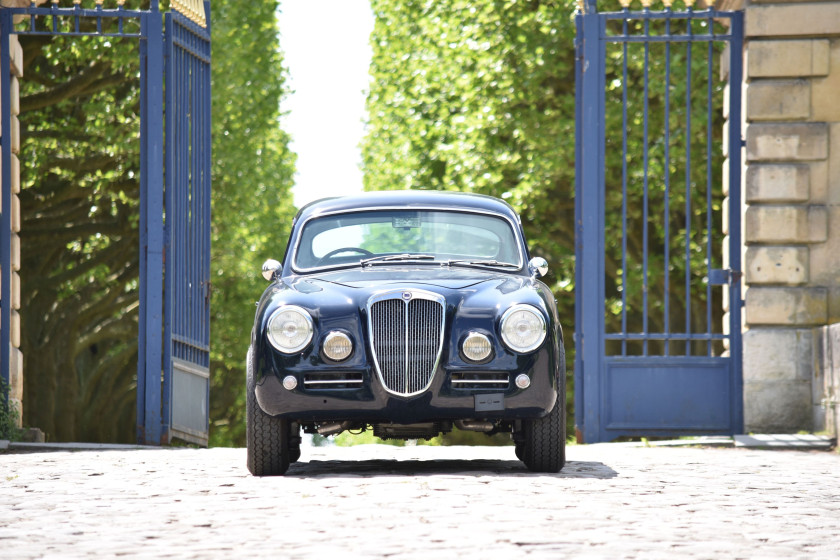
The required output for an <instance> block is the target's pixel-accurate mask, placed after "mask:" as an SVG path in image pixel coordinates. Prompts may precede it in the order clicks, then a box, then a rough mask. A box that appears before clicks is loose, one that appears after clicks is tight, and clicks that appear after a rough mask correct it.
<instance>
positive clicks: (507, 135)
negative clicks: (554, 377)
mask: <svg viewBox="0 0 840 560" xmlns="http://www.w3.org/2000/svg"><path fill="white" fill-rule="evenodd" d="M372 6H373V10H374V14H375V15H376V24H375V27H374V31H373V36H372V39H371V44H372V47H373V61H372V64H371V76H372V82H371V89H370V94H369V96H368V101H367V105H368V111H369V118H370V122H369V125H368V128H369V132H368V134H367V136H366V138H365V140H364V141H363V144H362V155H363V160H364V169H365V188H366V189H367V190H386V189H406V188H421V189H435V190H459V191H469V192H477V193H482V194H489V195H492V196H496V197H500V198H503V199H505V200H507V201H508V202H509V203H511V204H512V205H513V206H514V208H515V209H516V210H517V211H518V212H519V213H520V215H521V216H522V220H523V226H524V228H525V232H526V235H527V236H528V241H529V244H530V247H531V251H532V254H533V255H534V256H542V257H545V258H546V259H547V260H548V261H549V263H550V264H551V273H550V274H549V276H548V277H547V278H546V279H545V281H546V282H547V283H548V284H549V286H550V287H551V288H552V290H553V291H554V293H555V294H556V296H557V300H558V308H559V311H560V316H561V318H562V319H563V323H564V326H565V327H566V340H567V344H568V343H569V342H570V341H571V340H572V336H571V335H572V329H570V328H569V327H571V326H572V319H573V317H574V297H573V290H574V233H575V230H574V199H573V198H574V163H573V162H574V150H575V145H574V126H575V123H574V115H575V106H574V101H575V96H574V87H575V83H574V75H575V74H574V49H573V45H574V33H575V27H574V22H573V20H572V13H573V12H574V2H572V1H563V0H554V1H551V0H549V1H542V2H536V1H516V0H482V1H472V0H441V1H438V2H425V1H419V0H401V1H397V2H393V1H390V0H374V1H373V2H372ZM568 350H569V351H568V352H567V354H568V356H569V360H568V365H569V366H571V363H572V359H573V356H574V352H573V351H572V350H573V349H572V348H569V349H568ZM568 369H569V370H570V367H569V368H568ZM569 379H571V376H569ZM570 392H571V389H570ZM569 412H570V414H571V412H572V410H571V408H570V409H569ZM571 424H572V423H571V422H569V425H570V426H571Z"/></svg>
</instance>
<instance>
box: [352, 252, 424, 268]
mask: <svg viewBox="0 0 840 560" xmlns="http://www.w3.org/2000/svg"><path fill="white" fill-rule="evenodd" d="M434 258H435V256H434V255H415V254H412V253H401V254H399V255H380V256H378V257H371V258H369V259H362V260H361V261H360V262H361V264H362V266H369V265H371V264H373V263H375V262H389V261H421V260H429V259H432V260H434Z"/></svg>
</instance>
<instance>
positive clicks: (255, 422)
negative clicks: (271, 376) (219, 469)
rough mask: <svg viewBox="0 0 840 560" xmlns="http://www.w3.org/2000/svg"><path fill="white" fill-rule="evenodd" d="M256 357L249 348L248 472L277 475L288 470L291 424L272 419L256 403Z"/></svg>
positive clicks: (246, 426)
mask: <svg viewBox="0 0 840 560" xmlns="http://www.w3.org/2000/svg"><path fill="white" fill-rule="evenodd" d="M254 362H255V356H254V350H253V348H248V358H247V365H246V370H247V373H246V377H245V379H246V381H245V391H246V394H245V417H246V423H245V443H246V446H247V462H248V471H250V473H251V474H252V475H254V476H278V475H281V474H284V473H285V472H286V471H287V470H288V469H289V462H290V456H289V455H290V449H289V421H288V420H286V419H285V418H275V417H274V416H269V415H268V414H266V413H265V412H263V409H261V408H260V405H259V403H257V395H256V391H255V388H256V382H255V380H254V370H255V369H256V368H255V364H254Z"/></svg>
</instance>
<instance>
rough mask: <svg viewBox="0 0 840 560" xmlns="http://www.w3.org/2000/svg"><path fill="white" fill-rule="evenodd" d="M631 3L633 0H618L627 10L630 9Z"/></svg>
mask: <svg viewBox="0 0 840 560" xmlns="http://www.w3.org/2000/svg"><path fill="white" fill-rule="evenodd" d="M630 1H631V0H618V3H619V4H621V7H622V8H624V9H625V10H626V9H628V8H629V7H630Z"/></svg>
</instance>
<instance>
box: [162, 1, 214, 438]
mask: <svg viewBox="0 0 840 560" xmlns="http://www.w3.org/2000/svg"><path fill="white" fill-rule="evenodd" d="M209 17H210V12H209V3H208V4H207V13H206V15H205V19H204V20H203V23H204V26H202V25H200V24H199V23H196V22H194V21H192V20H190V19H189V18H187V17H186V16H184V15H183V14H180V13H178V12H171V13H168V14H166V229H165V231H166V241H165V246H166V255H167V256H168V257H169V258H167V259H166V289H165V301H164V317H165V323H164V326H165V332H164V361H163V364H164V376H163V378H164V388H163V395H164V402H163V410H164V417H165V418H166V419H167V420H168V423H167V424H165V425H164V438H165V439H166V440H168V439H169V438H170V437H177V438H179V439H182V440H185V441H189V442H192V443H198V444H201V445H206V444H207V436H208V429H209V418H210V417H209V410H208V405H209V399H210V26H209ZM167 432H168V433H167Z"/></svg>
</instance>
